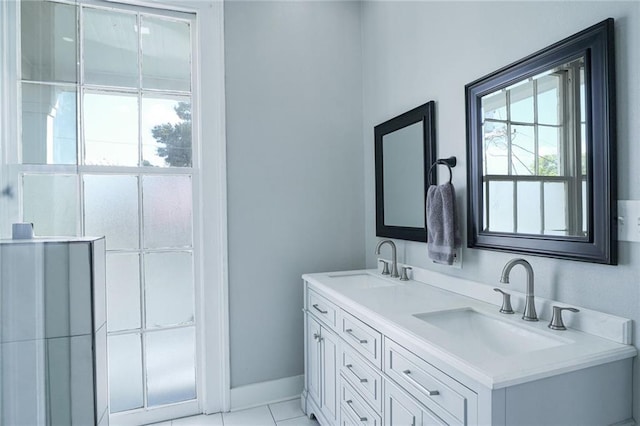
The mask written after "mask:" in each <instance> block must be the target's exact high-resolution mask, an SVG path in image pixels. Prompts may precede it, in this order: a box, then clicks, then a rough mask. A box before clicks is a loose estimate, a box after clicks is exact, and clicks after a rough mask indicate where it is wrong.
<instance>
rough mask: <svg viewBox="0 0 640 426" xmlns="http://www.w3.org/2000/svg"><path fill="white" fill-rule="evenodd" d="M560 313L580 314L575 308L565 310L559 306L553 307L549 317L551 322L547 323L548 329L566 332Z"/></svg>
mask: <svg viewBox="0 0 640 426" xmlns="http://www.w3.org/2000/svg"><path fill="white" fill-rule="evenodd" d="M562 311H570V312H580V310H579V309H576V308H567V307H560V306H555V305H554V306H553V315H552V316H551V322H550V323H549V328H550V329H552V330H566V329H567V327H565V326H564V322H562Z"/></svg>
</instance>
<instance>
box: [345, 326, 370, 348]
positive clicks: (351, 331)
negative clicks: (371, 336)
mask: <svg viewBox="0 0 640 426" xmlns="http://www.w3.org/2000/svg"><path fill="white" fill-rule="evenodd" d="M345 332H347V333H349V334H350V335H351V336H352V337H353V338H354V339H356V340H357V341H358V342H360V343H362V344H363V345H364V344H365V343H367V341H366V340H365V339H361V338H359V337H358V336H356V335H355V334H353V329H351V328H347V329H346V330H345Z"/></svg>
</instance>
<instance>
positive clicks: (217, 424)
mask: <svg viewBox="0 0 640 426" xmlns="http://www.w3.org/2000/svg"><path fill="white" fill-rule="evenodd" d="M274 425H275V426H319V423H318V422H317V421H316V420H310V419H309V418H308V417H307V416H305V414H304V413H303V412H302V410H301V409H300V398H296V399H291V400H289V401H284V402H278V403H274V404H268V405H263V406H260V407H256V408H249V409H246V410H239V411H232V412H230V413H217V414H211V415H209V416H205V415H200V416H193V417H183V418H181V419H175V420H172V421H167V422H162V423H155V424H154V426H274Z"/></svg>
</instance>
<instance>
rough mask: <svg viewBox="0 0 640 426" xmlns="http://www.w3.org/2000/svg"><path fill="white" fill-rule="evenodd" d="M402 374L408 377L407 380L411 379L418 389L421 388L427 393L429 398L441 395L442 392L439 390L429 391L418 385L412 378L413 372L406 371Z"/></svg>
mask: <svg viewBox="0 0 640 426" xmlns="http://www.w3.org/2000/svg"><path fill="white" fill-rule="evenodd" d="M402 374H404V375H405V376H406V378H407V379H409V380H410V381H411V382H412V383H413V384H414V385H416V386H417V387H419V388H421V389H422V390H423V391H425V392H426V393H427V395H429V396H436V395H440V391H437V390H429V389H427V388H425V387H424V386H422V385H421V384H420V383H418V382H417V381H416V380H415V379H414V378H413V377H411V375H410V374H411V370H404V371H403V372H402Z"/></svg>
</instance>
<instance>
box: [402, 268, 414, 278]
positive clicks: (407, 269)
mask: <svg viewBox="0 0 640 426" xmlns="http://www.w3.org/2000/svg"><path fill="white" fill-rule="evenodd" d="M412 269H413V268H412V267H411V266H407V265H402V273H401V274H400V281H409V277H408V276H407V271H410V270H412Z"/></svg>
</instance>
